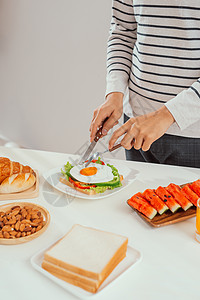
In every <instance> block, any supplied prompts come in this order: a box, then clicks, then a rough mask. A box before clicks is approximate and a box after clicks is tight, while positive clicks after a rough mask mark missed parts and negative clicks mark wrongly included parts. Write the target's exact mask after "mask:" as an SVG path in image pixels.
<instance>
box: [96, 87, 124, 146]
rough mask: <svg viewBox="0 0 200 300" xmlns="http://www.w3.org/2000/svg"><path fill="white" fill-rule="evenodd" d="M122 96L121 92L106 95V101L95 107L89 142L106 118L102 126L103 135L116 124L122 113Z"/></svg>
mask: <svg viewBox="0 0 200 300" xmlns="http://www.w3.org/2000/svg"><path fill="white" fill-rule="evenodd" d="M123 96H124V95H123V94H122V93H118V92H114V93H111V94H109V95H108V96H107V97H106V102H105V103H103V104H102V105H101V106H99V107H98V108H97V109H95V111H94V113H93V119H92V122H91V125H90V141H91V142H92V141H93V140H94V138H95V135H96V132H97V130H98V128H99V127H100V126H101V125H102V124H103V122H104V120H105V119H106V118H108V119H107V120H106V122H105V123H104V124H103V128H102V134H103V135H106V134H107V133H108V131H109V130H110V129H111V128H113V126H114V125H116V124H118V120H119V119H120V117H121V115H122V113H123Z"/></svg>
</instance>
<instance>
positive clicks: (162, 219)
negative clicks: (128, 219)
mask: <svg viewBox="0 0 200 300" xmlns="http://www.w3.org/2000/svg"><path fill="white" fill-rule="evenodd" d="M128 205H129V204H128ZM129 206H130V205H129ZM130 207H131V208H132V209H133V210H134V211H136V213H137V214H138V215H139V216H140V217H141V218H142V219H143V220H144V221H145V222H147V223H148V224H149V225H151V226H153V227H161V226H165V225H170V224H174V223H177V222H181V221H185V220H187V219H189V218H192V217H195V216H196V207H195V206H192V207H190V208H189V209H188V210H186V211H184V210H183V209H181V208H179V209H178V210H177V211H176V212H175V213H172V212H171V211H166V212H165V213H163V214H162V215H159V214H157V215H156V216H155V217H154V218H153V219H152V220H150V219H149V218H147V217H146V216H145V215H143V214H142V213H141V212H139V211H138V210H136V209H135V208H133V207H132V206H130Z"/></svg>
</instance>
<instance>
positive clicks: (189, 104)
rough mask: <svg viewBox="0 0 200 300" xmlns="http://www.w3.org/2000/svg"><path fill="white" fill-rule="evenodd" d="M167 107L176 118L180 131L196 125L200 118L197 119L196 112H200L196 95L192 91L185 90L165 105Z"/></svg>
mask: <svg viewBox="0 0 200 300" xmlns="http://www.w3.org/2000/svg"><path fill="white" fill-rule="evenodd" d="M165 106H166V107H167V109H168V110H169V111H170V113H171V114H172V116H173V117H174V119H175V121H176V123H177V125H178V126H179V128H180V130H184V129H186V128H187V127H188V126H190V125H191V124H193V123H195V122H196V121H197V120H196V119H199V116H198V118H197V117H196V112H198V111H199V107H198V105H196V95H195V94H194V92H193V91H192V90H191V89H188V90H183V91H182V92H181V93H179V94H178V95H177V96H176V97H174V98H173V99H171V100H169V101H168V102H167V103H165ZM194 111H195V112H194ZM198 115H199V113H198Z"/></svg>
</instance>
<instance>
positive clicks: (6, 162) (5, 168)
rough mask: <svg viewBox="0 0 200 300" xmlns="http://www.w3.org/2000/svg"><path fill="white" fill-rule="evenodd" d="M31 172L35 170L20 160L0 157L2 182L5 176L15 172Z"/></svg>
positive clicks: (0, 179)
mask: <svg viewBox="0 0 200 300" xmlns="http://www.w3.org/2000/svg"><path fill="white" fill-rule="evenodd" d="M21 173H31V174H34V175H35V173H34V171H33V170H32V169H31V168H30V167H29V166H23V165H21V164H20V163H19V162H15V161H11V160H10V159H9V158H6V157H0V184H1V183H2V182H3V181H4V179H5V178H7V177H10V176H11V175H13V174H21Z"/></svg>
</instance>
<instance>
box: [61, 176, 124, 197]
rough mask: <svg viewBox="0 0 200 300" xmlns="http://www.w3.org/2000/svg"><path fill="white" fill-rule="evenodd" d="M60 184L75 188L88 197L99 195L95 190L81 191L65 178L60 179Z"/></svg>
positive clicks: (121, 177) (121, 178)
mask: <svg viewBox="0 0 200 300" xmlns="http://www.w3.org/2000/svg"><path fill="white" fill-rule="evenodd" d="M122 180H123V176H122V175H120V181H121V182H122ZM60 182H62V183H64V184H66V185H68V186H69V187H71V188H73V189H74V190H77V191H79V192H81V193H84V194H87V195H96V194H97V192H96V191H94V190H89V189H80V188H78V187H76V186H74V185H73V183H71V182H69V181H68V180H67V179H66V178H64V177H60ZM108 189H109V188H108Z"/></svg>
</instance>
